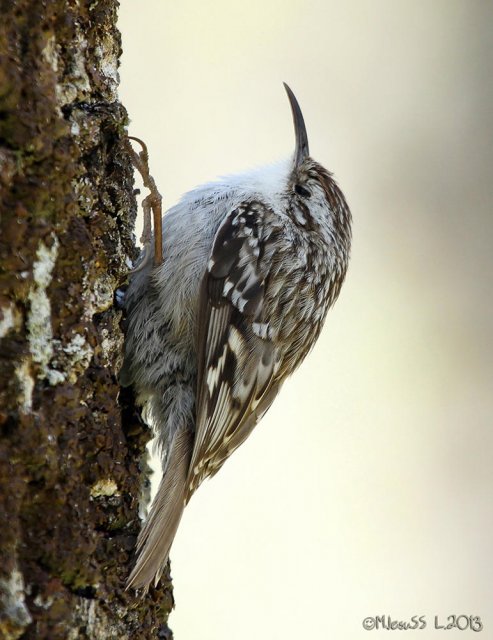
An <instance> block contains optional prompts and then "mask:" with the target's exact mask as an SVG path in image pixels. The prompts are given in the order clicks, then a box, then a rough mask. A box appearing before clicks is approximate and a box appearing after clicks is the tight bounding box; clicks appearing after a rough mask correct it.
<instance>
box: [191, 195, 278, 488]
mask: <svg viewBox="0 0 493 640" xmlns="http://www.w3.org/2000/svg"><path fill="white" fill-rule="evenodd" d="M272 216H273V214H272V212H271V211H270V210H269V209H268V208H266V207H265V205H262V204H260V203H257V202H252V203H247V204H244V205H241V206H240V207H238V208H237V209H235V210H234V211H232V212H231V213H230V214H229V215H228V217H227V218H226V219H225V220H224V222H223V223H222V225H221V226H220V228H219V230H218V232H217V234H216V237H215V239H214V243H213V248H212V252H211V255H210V259H209V262H208V265H207V269H206V273H205V276H204V281H203V284H202V293H201V302H200V309H199V327H200V330H199V337H198V351H197V353H198V381H197V418H196V432H195V441H194V448H193V453H192V460H191V465H190V472H189V493H188V498H189V497H190V496H191V495H192V493H193V492H194V491H195V489H196V488H197V487H198V486H199V484H200V483H201V482H202V480H203V479H204V478H205V477H207V476H210V475H213V474H214V473H216V472H217V471H218V470H219V468H220V467H221V466H222V464H223V463H224V461H225V460H226V458H228V456H229V455H230V454H231V453H232V452H233V451H234V450H235V449H236V448H237V447H238V446H239V445H240V444H241V443H242V442H243V441H244V440H245V438H246V437H247V436H248V434H249V433H250V432H251V430H252V429H253V427H254V426H255V424H256V423H257V422H258V420H259V419H260V417H261V416H262V415H263V414H264V413H265V411H266V410H267V409H268V407H269V406H270V404H271V403H272V402H273V400H274V397H275V395H276V394H277V391H278V388H279V383H278V381H277V380H276V373H277V370H278V368H279V360H280V355H279V352H278V349H277V348H276V345H275V343H274V341H273V340H272V335H271V328H270V327H269V323H268V315H269V310H268V309H266V305H265V302H266V287H267V283H268V279H269V270H270V266H271V264H272V260H273V257H274V255H275V251H276V239H277V237H278V236H277V231H276V225H275V224H274V225H273V224H272V220H270V224H265V222H266V220H267V219H269V218H271V217H272Z"/></svg>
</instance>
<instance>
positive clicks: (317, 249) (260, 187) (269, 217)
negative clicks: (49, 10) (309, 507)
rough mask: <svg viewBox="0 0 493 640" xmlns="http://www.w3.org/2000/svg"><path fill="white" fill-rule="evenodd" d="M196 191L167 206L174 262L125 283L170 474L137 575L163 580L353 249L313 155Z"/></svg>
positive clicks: (132, 335) (130, 360)
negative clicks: (207, 489)
mask: <svg viewBox="0 0 493 640" xmlns="http://www.w3.org/2000/svg"><path fill="white" fill-rule="evenodd" d="M287 91H288V95H289V97H290V101H291V105H292V108H293V117H294V121H295V130H296V135H297V146H296V151H295V154H294V158H293V159H290V160H289V161H285V162H283V163H280V164H278V165H275V166H270V167H264V168H262V169H257V170H255V171H252V172H250V173H246V174H242V175H239V176H231V177H227V178H224V179H223V180H220V181H218V182H215V183H212V184H209V185H205V186H203V187H200V188H198V189H196V190H194V191H191V192H190V193H188V194H186V195H185V196H184V197H183V199H182V200H181V202H180V203H179V204H178V205H177V206H175V207H173V208H172V209H170V211H169V212H168V213H167V214H165V216H164V218H163V254H164V262H163V264H162V265H161V266H160V267H156V268H155V267H152V266H151V264H150V263H148V264H147V265H146V266H145V268H144V269H142V271H140V272H138V273H135V275H134V276H133V277H132V279H131V282H130V285H129V288H128V290H127V293H126V296H125V307H126V311H127V330H126V348H125V363H124V367H123V369H122V372H121V381H122V384H124V385H129V384H133V385H134V387H135V389H136V392H137V396H138V401H139V403H140V404H142V406H143V414H144V418H145V419H146V420H148V421H149V422H150V423H152V425H153V427H154V428H155V430H156V434H157V438H158V442H159V445H160V447H161V451H162V455H163V461H164V462H163V470H164V476H163V480H162V482H161V485H160V488H159V490H158V494H157V496H156V499H155V500H154V502H153V505H152V506H151V510H150V514H149V516H148V519H147V521H146V523H145V525H144V527H143V529H142V531H141V534H140V536H139V541H138V549H139V556H138V559H137V564H136V566H135V569H134V571H133V572H132V575H131V576H130V579H129V585H131V586H134V587H142V586H143V587H147V586H148V585H149V584H150V582H152V581H153V580H158V579H159V576H160V575H161V572H162V570H163V568H164V566H165V563H166V561H167V558H168V554H169V549H170V546H171V543H172V541H173V538H174V535H175V533H176V529H177V527H178V524H179V521H180V518H181V514H182V511H183V508H184V506H185V505H186V504H187V502H188V501H189V499H190V497H191V496H192V494H193V493H194V491H195V490H196V489H197V487H198V486H199V485H200V484H201V482H202V481H203V480H204V479H205V478H206V477H208V476H212V475H213V474H215V473H216V472H217V471H218V470H219V469H220V467H221V466H222V464H223V463H224V461H225V460H226V459H227V458H228V457H229V455H231V453H232V452H233V451H234V450H235V449H236V448H237V447H238V446H240V445H241V443H242V442H244V440H245V439H246V438H247V436H248V435H249V433H250V432H251V430H252V429H253V427H254V426H255V425H256V424H257V422H258V421H259V420H260V418H261V417H262V416H263V415H264V413H265V412H266V411H267V409H268V408H269V407H270V405H271V404H272V402H273V400H274V398H275V397H276V395H277V393H278V392H279V390H280V388H281V386H282V384H283V382H284V380H285V379H286V377H287V376H288V375H290V374H291V373H292V372H293V371H294V370H295V369H296V368H297V367H298V366H299V364H300V363H301V362H302V361H303V359H304V358H305V356H306V355H307V353H308V352H309V350H310V349H311V348H312V346H313V345H314V343H315V341H316V339H317V337H318V335H319V333H320V330H321V328H322V325H323V322H324V320H325V316H326V314H327V311H328V309H329V307H330V306H331V304H332V303H333V302H334V301H335V300H336V298H337V296H338V294H339V290H340V287H341V285H342V282H343V280H344V276H345V273H346V268H347V262H348V258H349V250H350V239H351V215H350V212H349V209H348V207H347V205H346V202H345V199H344V196H343V194H342V192H341V191H340V189H339V188H338V186H337V185H336V183H335V182H334V180H333V179H332V177H331V174H330V173H329V172H327V171H326V170H325V169H324V168H323V167H321V166H320V165H319V164H317V163H316V162H315V161H314V160H312V159H311V158H310V157H309V155H308V141H307V138H306V132H305V129H304V123H303V118H302V116H301V111H300V110H299V107H298V105H297V102H296V100H295V98H294V96H293V94H292V93H291V92H290V90H289V89H288V88H287Z"/></svg>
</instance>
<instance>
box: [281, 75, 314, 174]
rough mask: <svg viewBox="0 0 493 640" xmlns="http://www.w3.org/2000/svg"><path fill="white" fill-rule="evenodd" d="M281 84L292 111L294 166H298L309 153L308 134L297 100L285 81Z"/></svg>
mask: <svg viewBox="0 0 493 640" xmlns="http://www.w3.org/2000/svg"><path fill="white" fill-rule="evenodd" d="M283 85H284V88H285V89H286V93H287V94H288V98H289V103H290V104H291V111H292V113H293V122H294V135H295V136H296V149H295V151H294V166H295V167H299V166H300V164H301V163H302V162H303V160H304V159H305V158H307V157H308V156H309V155H310V151H309V149H308V136H307V134H306V127H305V121H304V120H303V114H302V113H301V109H300V105H299V104H298V100H296V98H295V95H294V93H293V92H292V91H291V89H290V88H289V87H288V85H287V84H286V83H285V82H283Z"/></svg>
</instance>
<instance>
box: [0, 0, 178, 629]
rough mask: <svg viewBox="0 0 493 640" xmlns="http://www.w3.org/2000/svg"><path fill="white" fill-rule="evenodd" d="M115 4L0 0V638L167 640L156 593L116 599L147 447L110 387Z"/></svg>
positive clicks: (119, 265) (117, 341) (117, 272)
mask: <svg viewBox="0 0 493 640" xmlns="http://www.w3.org/2000/svg"><path fill="white" fill-rule="evenodd" d="M117 5H118V3H117V2H116V0H51V1H49V0H17V1H10V2H9V1H8V0H0V16H1V19H0V56H1V59H0V214H1V236H0V268H1V271H0V338H1V340H0V557H1V562H0V638H5V639H16V638H26V639H31V638H36V639H38V640H41V639H44V638H46V639H48V638H49V639H50V640H56V639H57V638H68V639H76V638H81V639H84V638H91V639H92V638H96V639H100V638H101V639H103V638H118V639H119V640H121V639H122V638H132V639H138V638H146V639H148V638H159V637H161V638H167V637H170V632H169V629H168V627H167V625H166V621H167V617H168V613H169V611H170V609H171V606H172V594H171V589H170V584H169V583H168V584H165V585H164V586H163V587H161V588H159V589H157V590H153V591H151V593H150V594H149V595H148V596H146V597H145V598H144V599H142V600H141V599H136V598H135V596H134V594H132V593H129V592H125V590H124V582H125V579H126V577H127V576H128V573H129V565H130V563H131V561H132V550H133V546H134V542H135V536H136V533H137V530H138V528H139V518H138V509H139V496H140V492H141V486H140V483H141V470H140V468H139V460H140V459H141V457H142V453H143V450H144V447H145V444H146V441H147V439H148V433H147V430H146V428H145V427H144V426H142V425H141V424H140V423H139V422H138V421H137V420H136V419H135V416H134V414H133V411H132V407H131V402H130V403H129V406H128V407H127V408H126V409H125V408H122V406H121V404H119V387H118V384H117V379H116V373H117V371H118V366H119V361H120V358H121V348H122V342H123V336H122V331H121V328H120V320H121V317H120V316H121V314H120V312H119V311H118V310H117V309H115V307H114V305H113V297H114V290H115V289H116V288H117V286H118V285H119V284H120V283H121V282H122V281H123V280H124V278H125V274H126V272H127V269H128V267H127V264H126V261H127V260H128V257H129V256H133V255H134V251H135V249H134V241H133V235H132V226H133V222H134V219H135V214H136V205H135V200H134V197H133V193H132V189H133V172H132V167H131V166H130V162H129V158H128V156H127V154H126V152H125V146H124V144H123V137H124V134H125V126H126V122H127V120H126V112H125V109H124V108H123V107H122V105H121V104H120V103H119V102H118V99H117V93H116V92H117V86H118V57H119V54H120V37H119V33H118V32H117V30H116V27H115V21H116V10H117ZM122 412H123V414H124V415H123V418H122ZM125 412H126V413H125Z"/></svg>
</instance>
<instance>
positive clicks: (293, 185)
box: [284, 83, 351, 248]
mask: <svg viewBox="0 0 493 640" xmlns="http://www.w3.org/2000/svg"><path fill="white" fill-rule="evenodd" d="M284 88H285V89H286V93H287V94H288V98H289V102H290V104H291V111H292V114H293V123H294V131H295V139H296V146H295V151H294V154H293V159H292V163H291V166H290V175H289V180H288V183H287V194H286V195H287V197H288V199H289V201H290V203H291V207H290V208H291V215H292V216H293V218H294V220H295V221H296V222H298V223H299V224H301V225H302V226H306V228H307V229H311V228H314V227H316V226H318V225H320V226H322V227H323V228H325V229H327V230H328V231H329V232H330V233H331V234H334V235H335V236H338V237H337V240H339V241H340V242H342V243H343V244H344V245H346V244H347V247H348V248H349V243H350V238H351V213H350V211H349V207H348V206H347V203H346V200H345V198H344V195H343V193H342V191H341V190H340V189H339V187H338V185H337V183H336V182H335V180H334V179H333V177H332V174H331V173H330V172H329V171H327V169H325V168H324V167H323V166H322V165H320V164H319V163H318V162H316V161H315V160H313V158H311V156H310V151H309V146H308V135H307V132H306V126H305V121H304V118H303V114H302V112H301V108H300V105H299V104H298V101H297V99H296V97H295V95H294V93H293V92H292V91H291V89H290V88H289V87H288V85H287V84H286V83H284Z"/></svg>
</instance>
